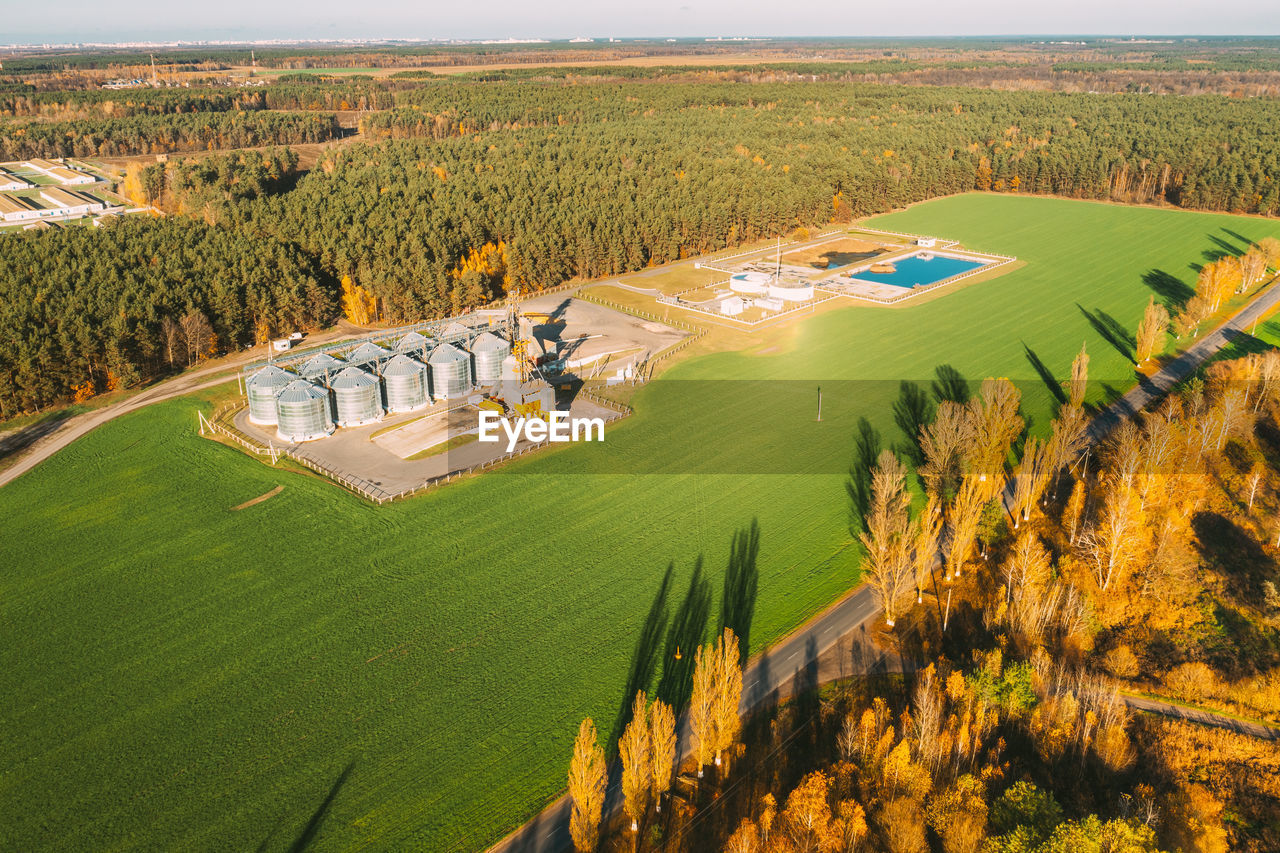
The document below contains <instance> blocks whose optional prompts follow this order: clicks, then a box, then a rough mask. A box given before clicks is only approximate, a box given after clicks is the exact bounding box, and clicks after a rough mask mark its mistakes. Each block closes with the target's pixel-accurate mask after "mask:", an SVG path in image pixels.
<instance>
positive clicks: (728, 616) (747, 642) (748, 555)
mask: <svg viewBox="0 0 1280 853" xmlns="http://www.w3.org/2000/svg"><path fill="white" fill-rule="evenodd" d="M759 554H760V521H759V519H755V518H753V519H751V526H750V527H748V528H744V529H742V530H739V531H738V532H737V533H735V534H734V536H733V542H732V543H731V544H730V546H729V567H728V569H726V571H725V573H724V593H723V595H722V596H721V598H720V631H721V632H723V631H724V629H725V628H729V629H730V630H732V631H733V633H734V635H735V636H737V638H738V648H739V653H740V654H739V660H740V662H741V663H742V665H744V666H745V665H746V663H747V654H748V650H749V649H750V648H751V620H752V618H753V617H754V616H755V612H756V590H757V587H758V586H759V582H760V570H759V568H758V567H757V565H756V560H757V558H758V557H759Z"/></svg>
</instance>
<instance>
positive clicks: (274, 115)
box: [0, 110, 339, 160]
mask: <svg viewBox="0 0 1280 853" xmlns="http://www.w3.org/2000/svg"><path fill="white" fill-rule="evenodd" d="M338 132H339V129H338V123H337V121H336V119H335V118H334V117H333V115H332V114H327V113H284V112H268V111H265V110H260V111H257V112H234V111H233V112H191V113H178V114H173V115H154V114H144V115H135V116H131V117H128V118H106V119H84V120H78V121H25V122H18V121H11V122H5V123H3V124H0V159H3V160H22V159H26V158H28V157H113V156H122V155H127V154H150V153H160V152H168V151H199V150H202V149H209V148H249V147H253V146H258V145H290V144H300V143H304V142H324V141H325V140H328V139H333V138H334V137H336V136H337V135H338Z"/></svg>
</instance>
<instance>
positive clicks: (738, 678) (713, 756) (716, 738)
mask: <svg viewBox="0 0 1280 853" xmlns="http://www.w3.org/2000/svg"><path fill="white" fill-rule="evenodd" d="M741 703H742V663H741V652H740V650H739V646H738V638H737V637H736V636H735V635H734V633H733V629H732V628H725V629H724V633H723V634H721V635H720V637H718V638H717V639H716V642H715V644H714V645H708V646H702V647H700V648H699V649H698V656H697V658H696V660H695V662H694V670H693V694H692V696H691V697H690V700H689V727H690V729H692V731H693V750H694V757H695V758H696V760H697V761H698V776H699V778H701V776H702V768H703V767H704V766H706V765H707V764H710V763H712V762H714V763H715V765H716V766H717V767H719V766H721V764H722V762H723V759H724V755H725V753H726V752H727V751H728V750H729V749H730V748H731V747H732V746H733V744H734V743H735V742H736V740H737V738H738V733H739V731H741V728H742V718H741V716H740V715H739V711H738V708H739V705H741Z"/></svg>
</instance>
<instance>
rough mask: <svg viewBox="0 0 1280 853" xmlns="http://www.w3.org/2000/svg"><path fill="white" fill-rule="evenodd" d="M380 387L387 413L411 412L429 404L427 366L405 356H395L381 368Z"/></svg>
mask: <svg viewBox="0 0 1280 853" xmlns="http://www.w3.org/2000/svg"><path fill="white" fill-rule="evenodd" d="M382 387H383V389H384V390H385V392H386V396H387V411H388V412H390V413H392V414H398V413H400V412H412V411H413V410H414V409H420V408H422V407H423V406H425V405H427V403H429V402H430V398H429V397H428V396H427V391H428V389H427V366H426V365H425V364H423V363H422V362H420V361H418V360H417V359H414V358H409V356H407V355H397V356H395V357H393V358H392V359H391V360H390V361H388V362H387V363H386V364H385V365H383V367H382Z"/></svg>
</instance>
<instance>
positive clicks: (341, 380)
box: [329, 367, 382, 427]
mask: <svg viewBox="0 0 1280 853" xmlns="http://www.w3.org/2000/svg"><path fill="white" fill-rule="evenodd" d="M329 390H331V391H332V392H333V402H334V408H335V410H336V411H337V422H338V426H341V427H353V426H363V425H364V424H371V423H376V422H377V421H380V420H382V387H381V385H380V384H379V382H378V377H376V376H374V375H373V374H372V373H369V372H367V371H364V370H361V369H360V368H358V367H344V368H343V369H342V371H341V372H339V373H338V375H337V376H334V377H332V378H331V379H330V381H329Z"/></svg>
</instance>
